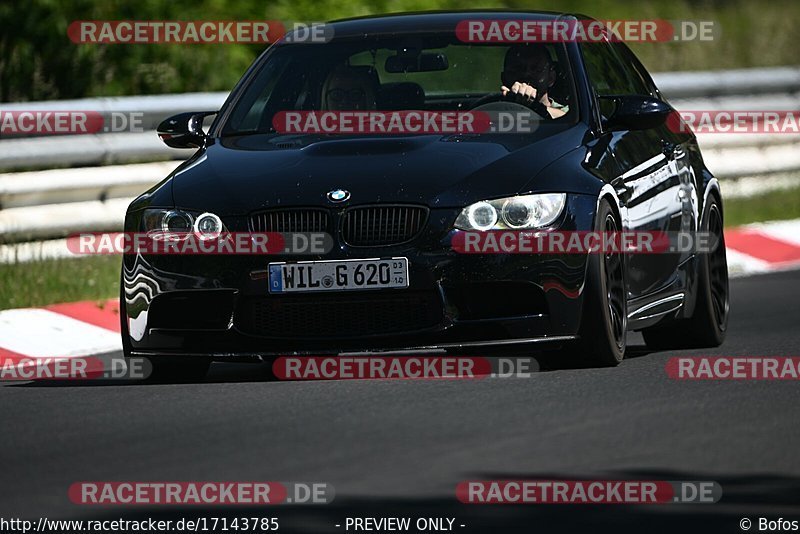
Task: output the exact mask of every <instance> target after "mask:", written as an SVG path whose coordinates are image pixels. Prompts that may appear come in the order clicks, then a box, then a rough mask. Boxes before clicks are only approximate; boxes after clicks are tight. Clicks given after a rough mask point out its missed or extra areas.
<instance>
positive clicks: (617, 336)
mask: <svg viewBox="0 0 800 534" xmlns="http://www.w3.org/2000/svg"><path fill="white" fill-rule="evenodd" d="M621 227H622V224H621V222H620V220H619V218H618V217H617V215H616V213H615V212H614V210H613V209H612V207H611V204H610V203H609V202H608V200H606V199H602V200H600V204H599V206H598V210H597V217H596V219H595V229H596V230H597V231H600V232H604V233H616V232H619V231H620V228H621ZM625 278H626V277H625V256H624V254H623V253H622V252H618V251H610V252H599V253H596V254H589V257H588V266H587V272H586V281H585V285H584V286H585V287H584V301H583V312H582V315H581V326H580V330H579V336H580V339H579V340H578V342H577V343H576V344H574V345H573V346H572V347H570V348H569V349H567V351H566V352H567V353H568V357H569V359H570V360H571V362H573V363H578V364H581V365H587V366H592V367H613V366H615V365H618V364H619V363H620V362H621V361H622V360H623V358H624V357H625V347H626V345H627V330H628V299H627V286H626V282H625Z"/></svg>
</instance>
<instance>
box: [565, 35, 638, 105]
mask: <svg viewBox="0 0 800 534" xmlns="http://www.w3.org/2000/svg"><path fill="white" fill-rule="evenodd" d="M581 50H582V52H583V62H584V64H585V65H586V71H587V73H588V75H589V82H590V83H591V84H592V88H593V89H594V90H595V93H596V94H597V95H598V96H603V95H645V96H650V90H649V89H648V87H647V85H646V84H645V82H644V80H642V77H641V76H639V75H638V74H637V73H636V71H634V70H633V69H632V68H631V67H630V66H629V65H628V63H627V62H625V61H623V60H622V59H621V58H620V56H619V54H618V53H617V51H616V50H614V48H613V46H612V45H611V44H610V43H606V42H601V43H584V44H582V45H581Z"/></svg>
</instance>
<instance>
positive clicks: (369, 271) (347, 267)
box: [269, 258, 408, 293]
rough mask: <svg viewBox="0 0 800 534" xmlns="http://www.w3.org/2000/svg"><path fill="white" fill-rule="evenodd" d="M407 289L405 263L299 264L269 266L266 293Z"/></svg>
mask: <svg viewBox="0 0 800 534" xmlns="http://www.w3.org/2000/svg"><path fill="white" fill-rule="evenodd" d="M406 287H408V259H406V258H388V259H377V258H376V259H367V260H332V261H301V262H297V263H283V262H280V263H270V264H269V292H270V293H291V292H301V291H302V292H306V291H348V290H353V289H386V288H394V289H399V288H406Z"/></svg>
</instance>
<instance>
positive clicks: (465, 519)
mask: <svg viewBox="0 0 800 534" xmlns="http://www.w3.org/2000/svg"><path fill="white" fill-rule="evenodd" d="M731 293H732V315H731V319H730V330H729V335H728V338H727V341H726V343H725V344H724V345H723V346H722V347H720V348H718V349H715V350H702V351H675V352H650V351H648V350H647V349H646V348H645V347H644V345H643V342H642V340H641V337H640V336H638V335H634V336H633V338H632V340H631V345H632V348H631V350H630V352H631V354H630V358H629V359H628V360H626V361H625V362H623V363H622V365H620V366H619V367H617V368H615V369H575V370H559V371H548V372H540V373H536V374H534V375H533V376H532V377H531V378H527V379H524V378H518V379H484V380H469V381H413V380H406V381H352V380H351V381H329V382H278V381H270V380H265V378H264V377H265V372H264V369H263V368H262V367H260V366H247V365H241V364H239V365H233V364H227V365H223V364H215V366H214V367H213V368H212V371H211V373H210V375H209V377H208V378H207V379H206V381H205V382H203V383H197V384H183V385H170V384H167V385H140V384H136V383H128V384H125V383H103V384H94V385H79V384H64V383H62V384H41V383H37V384H21V383H16V384H13V383H12V384H9V383H6V384H5V385H4V386H2V387H0V418H2V419H0V420H1V421H2V426H1V427H0V428H2V430H0V517H3V518H12V517H23V518H38V517H40V516H44V517H47V518H50V519H53V518H87V519H114V518H119V517H122V518H128V519H133V518H145V517H154V518H168V517H176V516H184V517H200V516H206V517H212V516H214V517H220V516H229V517H234V516H244V515H248V516H252V515H253V514H256V515H259V516H262V517H265V516H273V517H278V518H279V519H280V525H281V528H280V530H279V532H345V529H344V520H345V518H346V517H348V516H350V517H391V516H405V517H411V518H418V517H423V516H432V517H453V518H455V525H462V524H463V525H464V526H463V527H459V526H456V527H455V531H456V532H464V533H467V532H604V531H626V532H647V533H651V532H741V530H740V527H739V520H740V519H741V518H743V517H748V518H750V519H751V520H752V521H753V522H754V523H755V524H754V525H753V527H752V529H751V531H752V532H757V531H758V525H757V521H758V518H759V517H767V518H770V519H777V518H779V517H783V518H785V519H795V520H800V461H799V460H798V454H799V453H800V402H799V401H800V395H798V392H799V391H800V390H799V389H798V388H799V387H800V384H798V382H796V381H716V382H712V381H699V382H689V381H676V380H670V379H669V378H667V376H666V373H665V370H664V367H665V364H666V362H667V360H668V358H669V357H671V356H675V355H705V354H709V355H731V356H750V355H767V356H792V355H794V356H797V355H800V354H799V353H800V299H798V298H797V297H798V295H800V272H798V271H795V272H786V273H776V274H770V275H761V276H756V277H751V278H744V279H735V280H733V281H732V287H731ZM529 477H530V478H534V477H535V478H544V479H564V478H577V479H595V478H596V479H649V480H714V481H717V482H718V483H719V484H721V486H722V488H723V497H722V499H721V501H720V502H718V503H716V504H694V505H676V504H664V505H648V506H641V505H639V506H637V505H627V506H622V505H586V504H583V505H466V504H461V503H459V502H458V501H457V500H456V499H455V493H454V488H455V486H456V484H457V483H458V482H460V481H462V480H469V479H510V478H529ZM89 480H94V481H104V480H116V481H123V480H128V481H130V480H134V481H199V480H220V481H235V480H239V481H253V480H260V481H264V480H276V481H308V482H310V481H325V482H329V483H331V484H332V485H333V486H334V487H335V488H336V499H335V500H334V502H333V503H332V504H328V505H318V506H315V507H308V506H307V507H301V506H289V505H285V506H280V507H278V506H276V507H271V508H269V507H268V508H259V509H253V508H242V507H236V508H230V507H229V508H220V507H209V508H199V507H196V506H195V507H187V508H184V509H174V508H169V507H159V508H150V509H146V508H142V507H138V508H131V507H128V508H100V509H98V508H90V507H80V506H77V505H74V504H71V503H70V501H69V500H68V498H67V488H68V487H69V486H70V484H72V483H73V482H76V481H89ZM336 524H341V525H342V527H340V528H336V527H335V526H334V525H336ZM350 532H353V530H350ZM412 532H415V530H412Z"/></svg>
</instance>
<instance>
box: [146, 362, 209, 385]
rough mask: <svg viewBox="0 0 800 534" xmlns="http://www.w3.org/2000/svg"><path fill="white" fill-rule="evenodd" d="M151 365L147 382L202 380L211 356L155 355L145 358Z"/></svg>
mask: <svg viewBox="0 0 800 534" xmlns="http://www.w3.org/2000/svg"><path fill="white" fill-rule="evenodd" d="M147 359H148V360H150V364H151V365H152V367H153V370H152V373H151V374H150V376H149V377H148V379H147V381H148V382H153V383H187V382H199V381H201V380H203V379H204V378H205V376H206V374H207V373H208V368H209V367H210V366H211V358H203V357H198V356H194V357H188V356H187V357H178V356H156V357H153V358H147Z"/></svg>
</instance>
